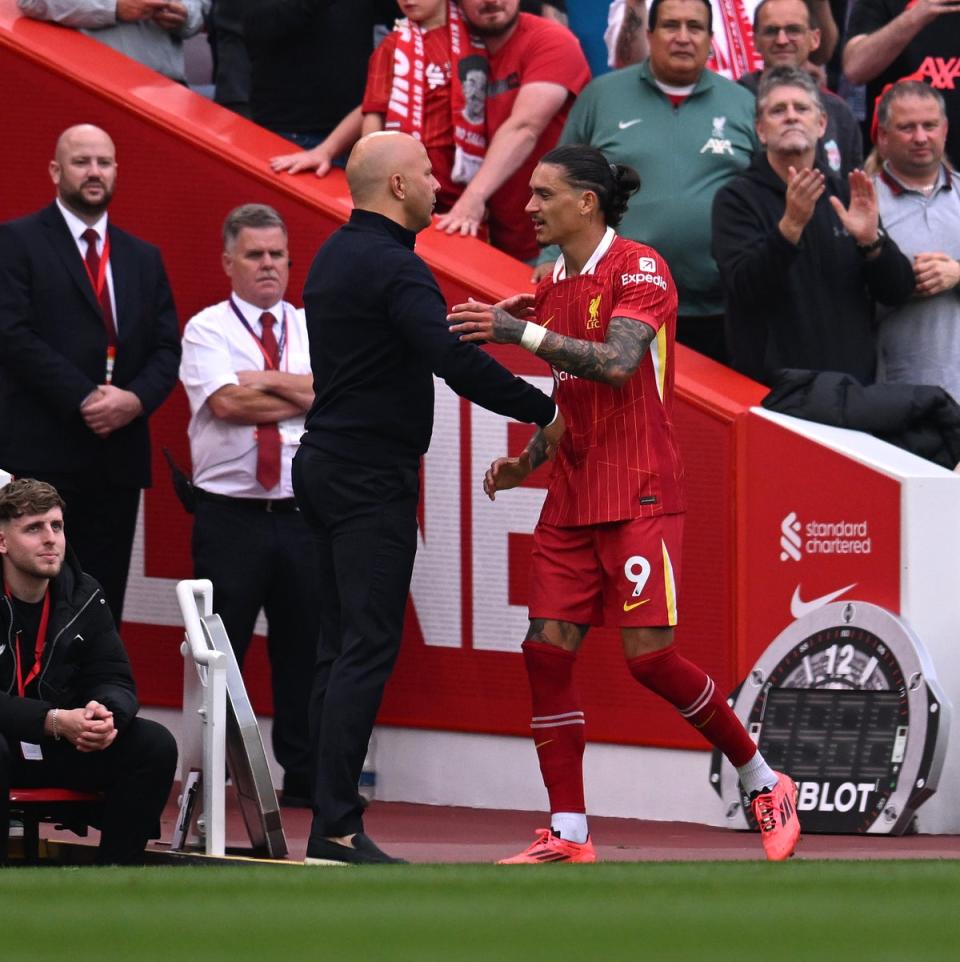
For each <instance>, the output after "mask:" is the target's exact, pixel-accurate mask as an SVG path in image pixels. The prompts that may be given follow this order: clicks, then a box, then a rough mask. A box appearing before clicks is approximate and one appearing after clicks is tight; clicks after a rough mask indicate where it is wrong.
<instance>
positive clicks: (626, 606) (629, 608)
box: [623, 598, 650, 611]
mask: <svg viewBox="0 0 960 962" xmlns="http://www.w3.org/2000/svg"><path fill="white" fill-rule="evenodd" d="M649 600H650V599H649V598H644V599H643V601H635V602H634V603H633V604H632V605H631V604H630V602H629V601H625V602H624V603H623V610H624V611H633V609H634V608H639V607H640V605H645V604H646V603H647V602H648V601H649Z"/></svg>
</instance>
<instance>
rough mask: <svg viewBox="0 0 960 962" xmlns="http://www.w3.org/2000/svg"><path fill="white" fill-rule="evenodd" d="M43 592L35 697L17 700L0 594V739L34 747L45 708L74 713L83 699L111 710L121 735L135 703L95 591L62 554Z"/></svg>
mask: <svg viewBox="0 0 960 962" xmlns="http://www.w3.org/2000/svg"><path fill="white" fill-rule="evenodd" d="M51 592H52V593H51V596H50V601H51V611H50V623H49V625H48V627H47V643H46V647H45V648H44V652H43V660H42V667H41V670H40V675H39V679H38V682H37V693H38V697H37V698H20V697H19V696H18V695H17V690H16V662H15V660H14V637H13V608H12V606H11V604H10V601H9V600H8V599H7V597H6V596H2V595H0V733H2V734H3V735H6V736H8V737H11V738H15V739H18V740H21V739H22V740H23V741H28V742H34V743H38V742H40V741H41V740H42V739H43V737H44V734H43V723H44V720H45V719H46V716H47V712H48V711H50V709H51V708H68V709H69V708H80V707H82V706H83V705H85V704H86V703H87V702H89V701H98V702H100V703H101V704H104V705H106V706H107V708H109V709H110V711H112V712H113V723H114V725H115V727H116V728H117V730H118V731H122V730H123V728H124V727H125V726H126V725H127V724H128V723H129V722H130V720H131V719H132V718H133V717H134V715H136V713H137V709H138V708H139V704H138V702H137V692H136V688H135V686H134V683H133V673H132V672H131V670H130V662H129V660H128V658H127V653H126V651H125V650H124V647H123V642H122V641H121V640H120V635H119V634H117V629H116V626H115V625H114V622H113V616H112V615H111V614H110V609H109V607H107V603H106V600H105V599H104V597H103V589H101V587H100V585H98V584H97V582H96V581H94V579H93V578H91V577H90V575H88V574H84V573H83V572H82V571H81V570H80V566H79V564H78V563H77V560H76V558H75V557H74V555H73V553H72V552H71V551H70V550H69V549H67V559H66V561H65V562H64V565H63V568H62V569H61V571H60V574H59V575H57V577H56V578H54V580H53V582H52V583H51Z"/></svg>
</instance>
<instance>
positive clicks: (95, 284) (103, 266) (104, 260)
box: [82, 233, 117, 384]
mask: <svg viewBox="0 0 960 962" xmlns="http://www.w3.org/2000/svg"><path fill="white" fill-rule="evenodd" d="M82 260H83V269H84V270H85V271H86V272H87V277H88V278H89V280H90V286H91V287H92V288H93V291H94V293H95V294H96V295H97V303H99V304H101V305H102V304H103V285H104V284H106V283H107V265H108V264H109V263H110V235H109V234H107V233H104V235H103V253H102V254H101V255H100V266H99V267H98V268H97V276H96V278H94V276H93V274H92V273H91V271H90V265H89V264H88V263H87V259H86V257H84V258H82ZM107 297H108V298H109V297H110V293H109V291H108V292H107ZM110 313H111V314H112V313H113V312H112V311H111V312H110ZM115 324H116V321H114V320H112V319H111V321H110V323H109V324H108V325H107V365H106V374H105V377H104V382H105V383H106V384H112V383H113V368H114V365H115V364H116V362H117V341H116V333H115Z"/></svg>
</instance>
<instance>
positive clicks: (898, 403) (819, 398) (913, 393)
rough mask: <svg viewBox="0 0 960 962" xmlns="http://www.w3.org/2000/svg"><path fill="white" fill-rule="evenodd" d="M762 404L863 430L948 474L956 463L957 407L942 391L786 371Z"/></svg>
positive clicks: (959, 448)
mask: <svg viewBox="0 0 960 962" xmlns="http://www.w3.org/2000/svg"><path fill="white" fill-rule="evenodd" d="M761 403H762V404H763V406H764V407H765V408H769V409H770V410H771V411H779V412H780V413H781V414H790V415H792V416H793V417H795V418H803V419H804V420H807V421H818V422H819V423H820V424H832V425H833V426H834V427H838V428H853V429H854V430H856V431H866V432H867V433H868V434H872V435H874V437H878V438H880V439H881V440H883V441H886V442H887V443H888V444H895V445H896V446H897V447H898V448H904V449H905V450H907V451H910V452H912V453H913V454H916V455H919V456H920V457H921V458H926V459H927V460H928V461H934V462H936V463H937V464H939V465H942V466H943V467H945V468H947V469H948V470H950V471H952V470H953V469H954V467H956V465H957V464H958V463H960V405H958V404H957V402H956V401H955V400H954V399H953V398H952V397H951V396H950V395H949V394H948V393H947V392H946V391H945V390H944V389H943V388H942V387H931V386H927V385H922V384H871V385H869V386H866V387H865V386H864V385H862V384H860V383H859V382H857V381H856V380H855V379H854V378H852V377H850V375H849V374H839V373H837V372H836V371H795V370H789V369H785V370H782V371H779V372H778V375H777V378H776V380H775V381H774V384H773V390H772V391H771V392H770V393H769V394H768V395H767V396H766V397H765V398H764V399H763V401H762V402H761Z"/></svg>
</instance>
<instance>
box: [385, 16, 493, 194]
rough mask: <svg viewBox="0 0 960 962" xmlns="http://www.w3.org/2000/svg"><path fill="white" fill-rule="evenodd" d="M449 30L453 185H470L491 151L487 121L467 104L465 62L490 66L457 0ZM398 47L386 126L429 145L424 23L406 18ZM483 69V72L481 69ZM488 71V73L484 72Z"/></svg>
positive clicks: (400, 22)
mask: <svg viewBox="0 0 960 962" xmlns="http://www.w3.org/2000/svg"><path fill="white" fill-rule="evenodd" d="M447 31H448V33H449V36H450V112H451V117H452V120H453V142H454V161H453V173H452V177H453V180H454V181H455V182H456V183H458V184H466V183H469V182H470V180H471V179H472V178H473V176H474V174H476V172H477V170H478V169H479V167H480V164H481V163H483V158H484V155H485V154H486V150H487V138H486V125H485V117H484V116H483V114H481V115H480V116H479V118H478V117H476V116H473V117H471V118H469V119H468V118H467V117H466V116H465V115H464V110H465V108H466V106H467V100H466V97H465V96H464V93H463V81H462V80H461V77H460V63H461V61H462V60H464V59H465V58H467V57H470V58H471V61H472V62H473V60H474V58H476V62H477V63H478V64H479V61H480V60H482V61H483V64H484V65H485V64H486V48H485V47H484V46H483V43H482V42H480V41H479V40H474V38H473V37H471V36H470V34H469V32H468V31H467V29H466V27H465V26H464V24H463V20H462V18H461V16H460V10H459V8H458V7H457V5H456V3H455V2H454V0H448V4H447ZM394 33H395V34H396V46H395V47H394V51H393V86H392V88H391V91H390V102H389V104H388V106H387V112H386V116H385V118H384V126H385V127H386V129H387V130H401V131H403V132H404V133H406V134H410V135H411V136H412V137H416V139H417V140H421V141H422V140H423V108H424V99H425V97H426V85H425V77H424V73H425V68H426V64H425V62H424V60H425V57H424V50H423V30H422V29H421V28H420V25H419V24H416V23H413V22H411V21H410V20H408V19H406V18H404V19H403V20H398V21H397V22H396V25H395V26H394ZM480 69H482V67H481V68H480ZM484 72H486V70H484Z"/></svg>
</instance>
